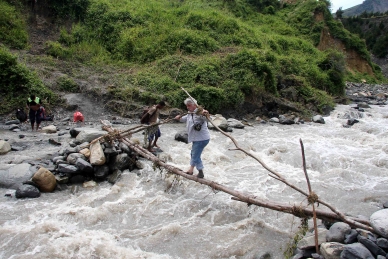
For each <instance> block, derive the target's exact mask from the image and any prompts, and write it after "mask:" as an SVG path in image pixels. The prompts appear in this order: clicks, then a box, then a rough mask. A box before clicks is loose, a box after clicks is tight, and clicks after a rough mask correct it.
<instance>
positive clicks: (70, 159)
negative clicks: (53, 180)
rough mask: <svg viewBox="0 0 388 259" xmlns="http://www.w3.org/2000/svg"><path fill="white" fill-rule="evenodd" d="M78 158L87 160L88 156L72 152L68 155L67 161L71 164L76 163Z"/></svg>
mask: <svg viewBox="0 0 388 259" xmlns="http://www.w3.org/2000/svg"><path fill="white" fill-rule="evenodd" d="M78 158H81V159H83V160H86V157H85V156H84V155H82V154H81V153H71V154H69V155H68V156H67V158H66V161H67V162H68V163H69V164H71V165H75V164H76V162H77V160H78Z"/></svg>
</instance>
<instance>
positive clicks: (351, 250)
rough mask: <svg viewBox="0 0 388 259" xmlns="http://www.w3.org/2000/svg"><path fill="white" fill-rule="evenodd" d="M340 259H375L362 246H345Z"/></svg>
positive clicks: (357, 244)
mask: <svg viewBox="0 0 388 259" xmlns="http://www.w3.org/2000/svg"><path fill="white" fill-rule="evenodd" d="M341 259H375V257H374V256H373V255H372V253H371V252H370V251H369V250H368V249H367V248H366V247H365V246H364V245H362V244H360V243H354V244H350V245H345V248H344V250H343V251H342V253H341Z"/></svg>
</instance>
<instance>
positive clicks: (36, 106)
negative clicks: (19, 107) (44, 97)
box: [27, 94, 42, 131]
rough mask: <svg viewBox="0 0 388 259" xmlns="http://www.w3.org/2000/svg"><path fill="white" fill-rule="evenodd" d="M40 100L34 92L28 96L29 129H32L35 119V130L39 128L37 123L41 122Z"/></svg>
mask: <svg viewBox="0 0 388 259" xmlns="http://www.w3.org/2000/svg"><path fill="white" fill-rule="evenodd" d="M41 104H42V102H41V100H40V99H39V97H36V96H35V94H32V95H31V96H30V98H28V100H27V109H29V113H28V114H29V118H30V123H31V129H32V131H34V124H35V121H36V131H38V129H39V125H40V123H41V122H42V117H41V113H42V110H41V109H40V106H41Z"/></svg>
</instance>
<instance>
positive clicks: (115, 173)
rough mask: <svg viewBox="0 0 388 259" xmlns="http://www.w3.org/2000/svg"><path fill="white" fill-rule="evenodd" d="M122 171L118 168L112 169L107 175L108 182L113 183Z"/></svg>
mask: <svg viewBox="0 0 388 259" xmlns="http://www.w3.org/2000/svg"><path fill="white" fill-rule="evenodd" d="M121 174H122V172H121V171H120V170H114V171H113V173H112V174H111V175H109V176H108V182H110V183H111V184H115V183H116V182H117V181H118V179H119V178H120V176H121Z"/></svg>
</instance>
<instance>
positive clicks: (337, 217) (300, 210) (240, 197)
mask: <svg viewBox="0 0 388 259" xmlns="http://www.w3.org/2000/svg"><path fill="white" fill-rule="evenodd" d="M210 122H211V121H210ZM163 123H165V122H161V123H157V124H163ZM102 124H103V125H104V126H103V129H104V130H106V131H108V135H107V136H110V137H107V136H105V138H102V139H105V140H107V139H113V138H114V139H117V140H118V141H120V142H123V143H125V144H126V145H128V146H129V148H131V149H132V150H134V151H135V152H137V153H138V154H139V155H141V156H143V157H144V158H146V159H147V160H150V161H152V162H154V164H155V165H157V166H159V167H163V168H165V169H166V170H167V171H168V172H170V173H174V174H176V175H179V176H181V177H183V178H186V179H189V180H192V181H196V182H199V183H201V184H204V185H207V186H209V187H211V188H212V189H213V190H214V191H222V192H225V193H228V194H230V195H231V196H232V199H233V200H236V201H240V202H245V203H247V204H248V206H249V205H257V206H260V207H263V208H268V209H271V210H276V211H281V212H284V213H289V214H292V215H295V216H297V217H303V218H306V217H313V216H314V210H311V209H309V208H307V207H302V206H297V205H290V204H284V203H279V202H275V201H270V200H263V199H260V198H257V197H255V196H253V195H251V194H247V193H242V192H239V191H236V190H233V189H230V188H228V187H226V186H223V185H221V184H219V183H216V182H214V181H211V180H208V179H205V178H197V177H196V176H194V175H188V174H186V173H185V172H184V171H183V170H181V169H179V168H177V167H174V166H172V165H169V164H167V163H166V162H164V161H162V160H160V159H159V158H158V157H156V156H154V155H153V154H152V153H151V152H149V151H148V150H147V149H145V148H143V147H142V146H140V145H138V144H135V143H134V142H132V141H131V140H130V139H129V138H128V137H126V136H130V135H132V133H134V131H136V132H137V131H138V130H140V128H142V129H144V128H145V127H140V128H135V129H134V131H132V132H131V131H130V130H126V131H125V132H124V134H123V135H121V133H120V132H119V131H117V130H115V129H113V128H112V127H111V126H109V125H107V124H105V123H103V122H102ZM155 125H156V124H152V125H150V126H155ZM213 125H214V124H213ZM150 126H148V127H150ZM214 126H215V125H214ZM217 128H218V127H217ZM220 131H221V132H222V134H226V135H228V134H227V133H225V132H223V131H222V130H220ZM229 137H230V138H231V139H232V141H233V142H234V143H235V145H236V147H237V149H238V150H241V151H242V152H244V153H246V154H248V155H249V156H251V157H253V158H254V159H256V160H258V161H259V162H260V164H262V165H263V166H264V167H265V168H266V169H267V170H268V171H270V172H272V171H273V170H271V169H270V168H269V167H268V166H266V165H265V164H264V163H263V162H262V161H261V160H260V159H258V158H256V157H255V156H253V155H252V154H250V153H249V152H247V151H245V150H243V149H242V148H240V147H239V146H238V144H237V142H236V140H235V139H233V138H232V137H231V136H229ZM273 174H274V175H275V176H272V177H274V178H275V179H278V180H280V181H282V182H284V183H286V184H287V185H288V186H292V187H293V189H295V188H296V189H297V190H299V189H298V188H297V187H295V186H293V185H292V184H290V183H288V182H287V181H286V180H285V179H284V178H282V177H281V176H280V175H279V174H277V173H276V172H273ZM300 192H302V193H303V194H305V195H306V196H309V195H308V194H307V193H304V192H303V191H302V190H300ZM321 203H322V202H321ZM330 208H332V207H331V206H330ZM315 214H316V217H317V218H319V219H322V220H326V221H330V222H336V221H345V220H344V219H346V222H347V223H348V224H349V225H351V226H354V227H358V228H362V229H365V230H369V231H372V232H374V231H373V229H372V228H371V227H370V225H369V222H368V221H367V220H362V219H356V218H351V217H345V216H343V214H342V213H340V212H339V211H338V210H335V212H330V211H323V210H315Z"/></svg>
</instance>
